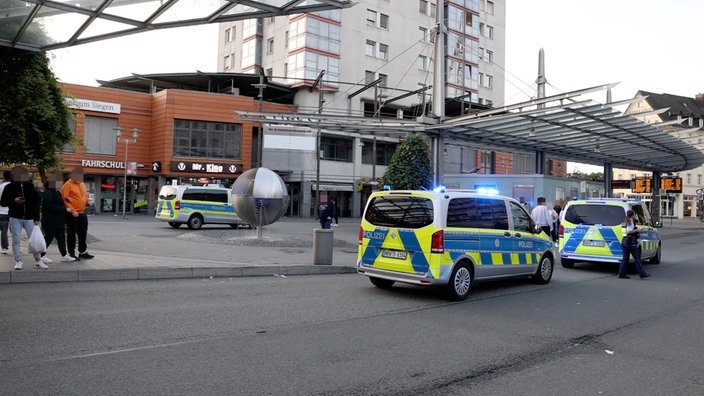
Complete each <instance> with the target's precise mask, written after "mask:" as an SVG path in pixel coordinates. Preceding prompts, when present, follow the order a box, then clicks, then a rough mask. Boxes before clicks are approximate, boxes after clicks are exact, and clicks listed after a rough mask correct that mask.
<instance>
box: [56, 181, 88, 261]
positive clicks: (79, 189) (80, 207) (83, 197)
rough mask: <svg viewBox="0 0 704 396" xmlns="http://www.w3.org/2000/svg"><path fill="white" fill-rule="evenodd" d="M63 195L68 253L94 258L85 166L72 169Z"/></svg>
mask: <svg viewBox="0 0 704 396" xmlns="http://www.w3.org/2000/svg"><path fill="white" fill-rule="evenodd" d="M61 196H62V197H63V198H64V205H66V249H67V250H68V254H69V255H70V256H71V257H73V258H75V259H76V261H79V260H80V259H92V258H93V257H94V256H93V255H92V254H89V253H88V251H87V250H88V245H87V243H86V236H87V235H88V216H87V215H86V207H87V206H88V191H86V185H85V183H83V168H80V167H75V168H73V169H72V170H71V178H70V179H69V180H68V181H67V182H66V183H64V186H63V188H62V189H61ZM76 236H78V256H76Z"/></svg>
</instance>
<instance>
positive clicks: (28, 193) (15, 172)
mask: <svg viewBox="0 0 704 396" xmlns="http://www.w3.org/2000/svg"><path fill="white" fill-rule="evenodd" d="M10 173H11V175H12V182H11V183H10V184H8V185H6V186H5V189H4V190H3V191H2V197H0V205H2V206H7V208H8V216H9V217H10V232H11V233H12V254H13V255H14V256H15V269H16V270H21V269H22V266H23V265H24V263H23V262H22V251H21V250H20V239H21V238H22V228H24V230H25V232H27V237H29V236H30V235H32V231H33V230H34V226H35V225H39V200H38V199H37V198H38V194H37V192H36V190H35V189H34V185H33V184H32V182H30V181H29V172H28V171H27V168H25V167H24V166H16V167H14V168H12V171H11V172H10ZM32 255H33V256H34V262H35V263H34V265H35V266H36V267H38V268H41V269H47V268H49V267H48V266H47V265H46V264H44V263H43V262H42V260H41V255H40V253H32Z"/></svg>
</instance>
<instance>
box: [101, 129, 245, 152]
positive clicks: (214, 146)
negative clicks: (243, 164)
mask: <svg viewBox="0 0 704 396" xmlns="http://www.w3.org/2000/svg"><path fill="white" fill-rule="evenodd" d="M113 137H114V132H113ZM113 140H114V139H113ZM241 148H242V125H241V124H231V123H224V122H204V121H190V120H174V140H173V154H174V157H190V158H209V159H232V160H240V159H242V155H241Z"/></svg>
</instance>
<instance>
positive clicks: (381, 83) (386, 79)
mask: <svg viewBox="0 0 704 396" xmlns="http://www.w3.org/2000/svg"><path fill="white" fill-rule="evenodd" d="M379 78H380V79H381V81H379V87H380V88H381V87H388V86H389V84H388V83H389V76H387V75H386V74H381V73H379Z"/></svg>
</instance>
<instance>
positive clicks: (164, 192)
mask: <svg viewBox="0 0 704 396" xmlns="http://www.w3.org/2000/svg"><path fill="white" fill-rule="evenodd" d="M159 199H163V200H165V201H170V200H172V199H176V187H172V186H164V187H162V188H161V191H159Z"/></svg>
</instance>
